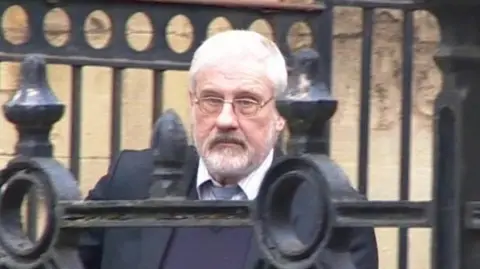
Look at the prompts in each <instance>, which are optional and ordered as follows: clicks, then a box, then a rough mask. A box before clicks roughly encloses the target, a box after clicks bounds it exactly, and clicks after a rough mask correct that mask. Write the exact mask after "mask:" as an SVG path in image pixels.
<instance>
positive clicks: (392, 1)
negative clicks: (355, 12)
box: [332, 0, 432, 9]
mask: <svg viewBox="0 0 480 269" xmlns="http://www.w3.org/2000/svg"><path fill="white" fill-rule="evenodd" d="M332 3H333V5H335V6H351V7H362V8H394V9H424V8H426V7H427V6H431V5H432V4H431V3H429V2H428V1H427V0H332Z"/></svg>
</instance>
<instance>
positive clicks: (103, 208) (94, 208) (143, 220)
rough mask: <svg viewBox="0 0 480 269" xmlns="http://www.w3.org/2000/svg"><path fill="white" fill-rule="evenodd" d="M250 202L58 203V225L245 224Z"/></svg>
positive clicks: (153, 225) (193, 225) (75, 226)
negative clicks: (60, 212) (60, 214)
mask: <svg viewBox="0 0 480 269" xmlns="http://www.w3.org/2000/svg"><path fill="white" fill-rule="evenodd" d="M250 205H251V203H250V202H242V201H239V202H236V201H189V200H160V199H158V200H156V199H150V200H139V201H85V202H61V203H60V208H61V210H62V213H63V214H62V220H61V225H60V226H61V227H63V228H85V227H105V226H107V227H140V226H142V227H145V226H148V227H175V226H182V227H199V226H211V225H215V226H222V227H225V226H248V225H251V224H252V220H251V218H250Z"/></svg>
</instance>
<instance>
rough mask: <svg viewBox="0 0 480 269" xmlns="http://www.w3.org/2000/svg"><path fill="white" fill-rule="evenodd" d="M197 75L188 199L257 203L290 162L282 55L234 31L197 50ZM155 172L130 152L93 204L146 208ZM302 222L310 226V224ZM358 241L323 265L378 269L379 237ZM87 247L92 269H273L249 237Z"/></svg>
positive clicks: (140, 231)
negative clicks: (272, 173) (276, 163)
mask: <svg viewBox="0 0 480 269" xmlns="http://www.w3.org/2000/svg"><path fill="white" fill-rule="evenodd" d="M189 75H190V89H189V94H190V104H191V116H192V122H193V126H192V127H193V128H192V129H193V138H194V146H195V148H192V150H191V152H190V153H189V156H188V158H187V161H186V167H185V180H187V181H188V182H190V184H189V185H190V186H191V188H190V190H188V193H186V195H187V196H188V198H189V199H200V200H246V199H248V200H253V199H255V198H256V196H257V193H258V190H259V187H260V185H261V182H262V180H263V177H264V175H265V173H266V171H267V170H268V168H269V167H270V165H271V163H272V161H273V159H274V158H276V157H278V156H280V155H282V153H281V151H279V150H275V149H274V145H275V142H276V140H277V138H278V135H279V134H280V132H281V131H282V130H283V128H284V126H285V121H284V119H283V118H282V117H281V116H280V115H279V113H278V112H277V110H276V107H275V95H277V94H279V93H280V92H283V91H284V90H285V89H286V88H287V69H286V64H285V60H284V58H283V56H282V54H281V53H280V51H279V50H278V48H277V46H276V45H275V44H274V43H273V42H271V41H269V40H268V39H266V38H264V37H263V36H261V35H259V34H257V33H255V32H251V31H243V30H232V31H227V32H223V33H220V34H217V35H215V36H213V37H211V38H209V39H208V40H206V41H205V42H204V43H203V44H202V45H201V46H200V47H199V48H198V50H197V51H196V52H195V54H194V57H193V60H192V63H191V68H190V71H189ZM152 169H153V167H152V154H151V152H150V151H149V150H144V151H126V152H124V153H122V154H121V155H120V157H119V159H118V160H117V162H116V163H115V164H113V165H112V167H111V168H110V170H109V174H108V175H107V176H105V177H103V178H102V179H101V180H100V181H99V182H98V184H97V186H95V188H94V189H93V190H91V191H90V193H89V195H88V198H87V199H102V200H106V199H111V200H115V199H129V200H133V199H147V198H148V189H149V186H150V183H151V182H150V180H151V179H150V174H151V172H152ZM297 207H300V208H302V207H304V208H305V207H307V204H297ZM299 219H300V221H299V223H308V222H309V220H310V219H309V216H308V214H304V215H301V216H300V217H299ZM311 222H313V221H311ZM305 227H306V226H303V224H299V226H298V229H299V230H301V231H304V232H305V231H307V230H308V229H307V228H305ZM306 235H307V236H308V231H307V232H306ZM352 236H353V240H352V244H351V246H350V248H349V250H348V251H347V253H346V255H347V258H345V259H344V258H341V259H340V260H342V261H344V262H345V264H344V265H341V266H339V265H338V264H337V263H338V261H336V260H338V259H336V258H335V257H337V256H335V255H337V254H336V253H335V251H334V250H330V251H331V252H329V253H331V255H328V256H329V257H327V258H326V260H322V261H319V263H322V264H324V265H327V267H331V268H335V269H377V266H378V265H377V249H376V242H375V236H374V233H373V229H357V230H355V232H354V233H353V235H352ZM81 241H82V242H81V258H82V260H83V262H84V264H85V267H86V269H99V268H102V269H134V268H138V269H190V268H191V269H193V268H199V269H262V268H272V267H267V265H266V262H265V261H264V260H263V259H262V254H261V253H259V251H258V248H257V247H256V241H255V238H254V236H253V232H252V230H251V229H250V228H224V229H220V228H216V229H214V228H175V229H174V228H128V229H127V228H121V229H120V228H118V229H107V230H92V231H91V232H90V233H89V235H88V236H84V237H82V240H81ZM338 257H340V256H338ZM342 257H345V255H343V256H342ZM329 259H330V260H329Z"/></svg>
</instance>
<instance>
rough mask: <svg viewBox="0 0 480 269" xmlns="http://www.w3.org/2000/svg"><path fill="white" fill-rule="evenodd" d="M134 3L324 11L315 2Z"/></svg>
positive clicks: (203, 0)
mask: <svg viewBox="0 0 480 269" xmlns="http://www.w3.org/2000/svg"><path fill="white" fill-rule="evenodd" d="M134 2H154V3H159V4H162V3H174V4H187V5H205V6H217V7H226V8H247V9H268V10H279V11H280V10H281V11H288V10H294V11H303V12H309V11H318V10H322V9H325V4H324V3H323V2H320V3H318V2H316V3H315V4H302V3H284V2H276V1H275V2H272V1H262V0H242V1H237V0H135V1H134Z"/></svg>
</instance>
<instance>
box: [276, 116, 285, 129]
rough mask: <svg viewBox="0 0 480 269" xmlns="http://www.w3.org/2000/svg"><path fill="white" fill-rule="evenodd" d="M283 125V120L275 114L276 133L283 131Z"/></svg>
mask: <svg viewBox="0 0 480 269" xmlns="http://www.w3.org/2000/svg"><path fill="white" fill-rule="evenodd" d="M285 123H286V121H285V119H284V118H283V117H282V116H280V115H278V114H277V120H276V122H275V130H276V131H277V132H281V131H283V129H284V128H285Z"/></svg>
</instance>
